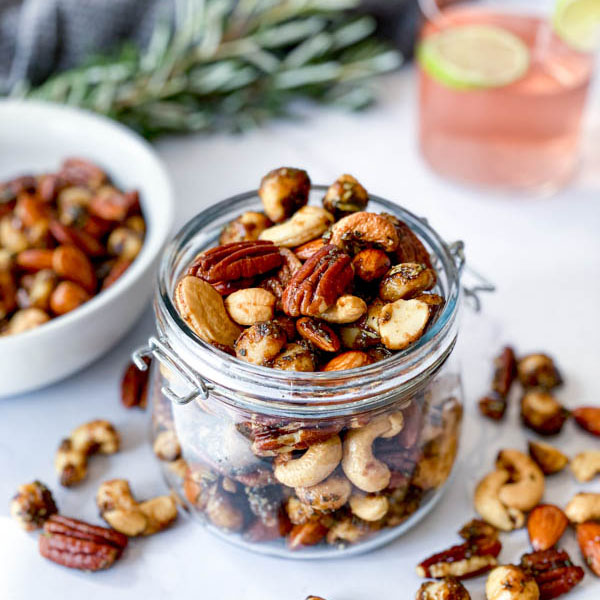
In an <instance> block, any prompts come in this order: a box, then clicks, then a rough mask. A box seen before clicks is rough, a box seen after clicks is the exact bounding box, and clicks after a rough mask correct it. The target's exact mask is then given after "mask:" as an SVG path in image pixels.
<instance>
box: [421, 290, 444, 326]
mask: <svg viewBox="0 0 600 600" xmlns="http://www.w3.org/2000/svg"><path fill="white" fill-rule="evenodd" d="M414 300H420V301H421V302H425V304H427V306H429V314H430V317H429V324H430V325H431V323H433V321H434V320H435V319H437V317H438V315H439V314H440V312H441V311H442V308H444V304H445V302H446V301H445V300H444V298H442V296H440V295H439V294H426V293H424V294H419V295H418V296H415V297H414Z"/></svg>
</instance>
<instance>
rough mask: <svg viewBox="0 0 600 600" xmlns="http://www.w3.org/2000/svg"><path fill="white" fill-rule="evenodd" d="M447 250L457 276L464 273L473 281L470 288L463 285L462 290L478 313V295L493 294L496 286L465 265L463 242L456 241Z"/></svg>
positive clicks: (479, 307)
mask: <svg viewBox="0 0 600 600" xmlns="http://www.w3.org/2000/svg"><path fill="white" fill-rule="evenodd" d="M448 250H449V251H450V254H451V255H452V257H453V258H454V263H455V264H456V268H457V270H458V274H459V275H461V276H462V275H463V272H464V273H466V274H467V275H468V276H469V277H470V278H471V279H473V280H474V283H473V285H471V286H469V285H464V284H463V286H462V290H463V293H464V295H465V297H466V298H469V299H470V300H471V302H472V304H473V309H474V310H475V312H479V311H480V310H481V299H480V298H479V294H480V293H481V292H495V291H496V286H495V285H494V284H493V283H492V282H491V281H489V280H488V279H486V278H485V277H484V276H483V275H481V274H480V273H478V272H477V271H475V270H474V269H472V268H471V267H469V266H468V265H466V259H465V244H464V242H463V241H461V240H458V241H456V242H452V243H451V244H448Z"/></svg>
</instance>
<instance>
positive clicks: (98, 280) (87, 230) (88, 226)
mask: <svg viewBox="0 0 600 600" xmlns="http://www.w3.org/2000/svg"><path fill="white" fill-rule="evenodd" d="M145 231H146V223H145V221H144V218H143V216H142V213H141V209H140V202H139V197H138V193H137V191H129V192H123V191H121V190H119V189H118V188H117V187H115V186H114V185H113V184H112V183H111V182H110V179H109V177H108V175H107V174H106V173H105V172H104V171H103V170H102V169H101V168H100V167H98V166H96V165H94V164H92V163H91V162H88V161H86V160H83V159H80V158H69V159H67V160H65V161H64V162H63V164H62V166H61V168H60V170H59V171H58V172H56V173H46V174H42V175H38V176H32V175H25V176H22V177H17V178H16V179H12V180H10V181H5V182H4V183H0V335H16V334H18V333H21V332H23V331H28V330H30V329H32V328H34V327H39V326H40V325H43V324H44V323H46V322H47V321H49V320H50V319H51V318H52V317H58V316H60V315H63V314H65V313H67V312H70V311H72V310H74V309H76V308H77V307H78V306H80V305H81V304H83V303H84V302H87V301H88V300H90V299H91V298H92V297H93V296H95V295H96V294H98V293H100V292H101V291H102V290H105V289H106V288H108V287H109V286H111V285H112V284H113V283H114V282H115V281H116V280H117V279H118V278H119V277H120V276H121V275H122V274H123V273H124V272H125V271H126V270H127V269H128V267H129V266H130V265H131V263H132V262H133V260H134V259H135V258H136V256H137V254H138V253H139V252H140V250H141V248H142V245H143V243H144V236H145Z"/></svg>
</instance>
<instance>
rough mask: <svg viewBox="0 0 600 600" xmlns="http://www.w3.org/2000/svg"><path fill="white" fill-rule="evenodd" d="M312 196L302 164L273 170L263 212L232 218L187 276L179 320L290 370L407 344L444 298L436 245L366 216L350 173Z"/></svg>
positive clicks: (240, 353) (362, 194) (378, 354)
mask: <svg viewBox="0 0 600 600" xmlns="http://www.w3.org/2000/svg"><path fill="white" fill-rule="evenodd" d="M309 193H310V179H309V177H308V175H307V173H306V172H305V171H302V170H301V169H292V168H281V169H276V170H274V171H271V172H270V173H268V174H267V175H266V176H265V177H264V178H263V180H262V183H261V186H260V190H259V196H260V198H261V200H262V204H263V209H264V213H259V212H246V213H243V214H242V215H240V216H239V217H238V218H237V219H235V220H234V221H232V222H231V223H229V224H228V225H226V226H225V228H224V229H223V231H222V233H221V236H220V239H219V243H220V245H219V246H217V247H215V248H211V249H209V250H206V251H204V252H201V253H200V254H198V256H197V257H196V258H195V259H194V261H193V262H192V264H191V265H190V266H189V267H188V269H187V271H186V273H185V275H184V276H183V277H182V278H181V280H180V281H179V283H178V285H177V288H176V291H175V305H176V307H177V309H178V311H179V313H180V315H181V317H182V318H183V320H184V321H185V322H186V324H187V325H188V326H189V327H190V328H191V329H192V330H193V331H194V332H195V333H196V334H197V335H198V337H200V338H201V339H202V340H203V341H205V342H207V343H209V344H212V345H213V346H216V347H217V348H218V349H219V350H225V351H227V352H229V353H230V354H234V355H235V356H236V358H238V359H239V360H243V361H246V362H250V363H252V364H256V365H261V366H267V367H272V368H275V369H284V370H290V371H292V370H296V371H319V370H327V371H332V370H346V369H352V368H358V367H361V366H365V365H368V364H371V363H373V362H376V361H377V360H380V359H382V358H386V357H388V356H390V355H391V353H392V352H394V351H399V350H403V349H405V348H407V347H409V346H410V345H411V344H413V343H414V342H416V341H417V340H418V339H419V338H420V337H421V336H422V335H423V333H424V331H425V330H426V328H427V327H428V326H430V325H431V324H432V322H433V321H434V320H435V318H436V316H437V315H438V314H439V311H440V308H441V307H443V304H444V299H443V298H442V297H441V296H440V295H438V294H435V293H432V292H431V290H432V289H433V288H434V287H435V285H436V282H437V274H436V272H435V269H434V268H433V266H432V261H431V257H430V256H429V252H428V251H427V249H426V248H425V246H424V245H423V243H422V242H421V240H420V239H419V238H418V237H417V236H416V235H415V233H414V232H413V231H412V230H411V229H410V227H408V226H407V225H406V224H405V223H403V222H401V221H400V220H398V219H397V218H396V217H394V216H392V215H389V214H376V213H372V212H367V211H366V208H367V205H368V201H369V196H368V194H367V192H366V190H365V189H364V187H363V186H362V185H361V184H360V183H359V182H358V181H357V180H356V179H355V178H354V177H352V176H350V175H342V176H341V177H340V178H339V179H338V180H337V181H336V182H335V183H334V184H333V185H331V186H330V188H329V189H328V190H327V192H326V193H325V196H324V198H323V206H322V207H320V206H311V205H308V198H309Z"/></svg>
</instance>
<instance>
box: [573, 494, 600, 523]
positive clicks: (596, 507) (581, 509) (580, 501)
mask: <svg viewBox="0 0 600 600" xmlns="http://www.w3.org/2000/svg"><path fill="white" fill-rule="evenodd" d="M565 515H567V517H568V518H569V521H571V522H572V523H585V522H586V521H596V520H598V519H600V494H593V493H583V492H581V493H579V494H575V496H573V498H571V501H570V502H569V504H567V507H566V508H565Z"/></svg>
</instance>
